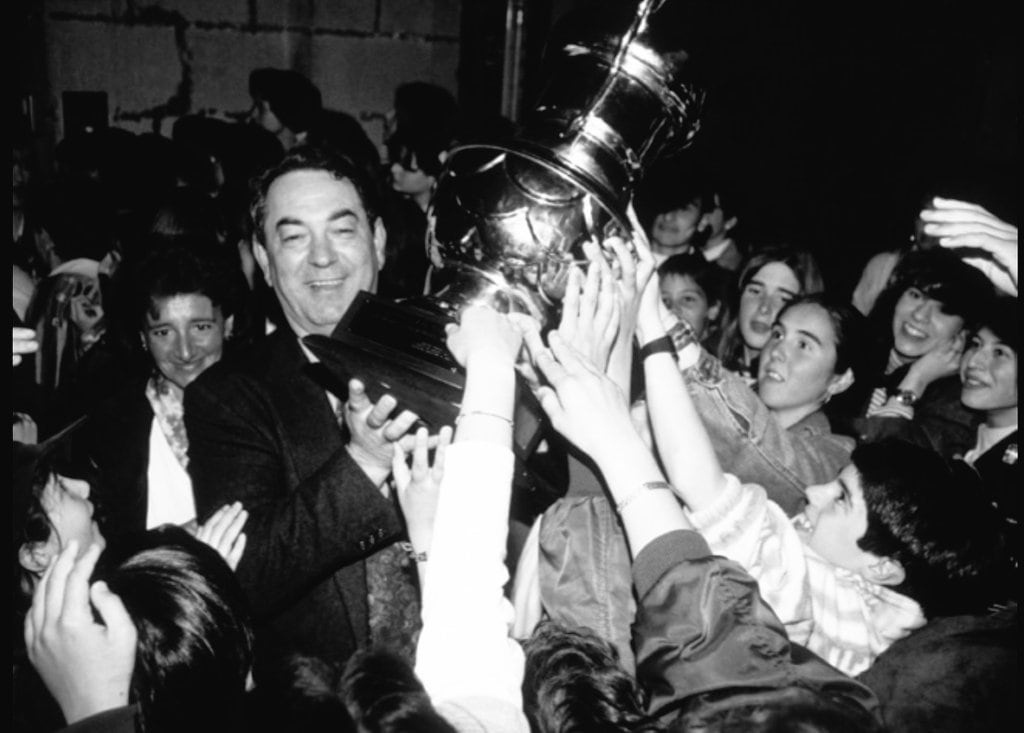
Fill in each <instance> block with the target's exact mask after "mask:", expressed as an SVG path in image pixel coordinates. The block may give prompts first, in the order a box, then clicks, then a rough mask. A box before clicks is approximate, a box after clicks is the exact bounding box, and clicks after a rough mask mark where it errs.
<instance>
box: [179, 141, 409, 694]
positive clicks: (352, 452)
mask: <svg viewBox="0 0 1024 733" xmlns="http://www.w3.org/2000/svg"><path fill="white" fill-rule="evenodd" d="M363 175H364V174H363V173H362V171H361V170H360V168H359V167H357V166H356V165H354V164H352V163H351V162H350V161H348V160H347V159H345V158H337V157H333V156H332V154H330V153H328V152H325V151H320V150H316V149H313V148H304V147H300V148H298V149H296V150H294V151H292V152H291V153H289V154H288V155H287V156H286V157H285V158H284V160H283V161H282V162H281V163H279V164H278V165H277V166H275V167H274V168H272V169H270V170H269V171H267V172H266V173H265V174H264V175H263V176H262V178H261V179H260V181H259V185H258V187H257V191H256V194H255V196H254V201H253V203H252V206H251V209H250V213H251V216H252V221H253V229H254V255H255V258H256V261H257V263H258V264H259V267H260V269H261V270H262V272H263V274H264V276H265V278H266V281H267V283H268V284H269V285H270V286H271V288H273V290H274V293H275V295H276V297H277V299H278V301H279V303H280V305H281V309H282V312H283V314H284V316H285V318H286V319H287V323H288V328H280V329H278V330H277V331H276V332H274V333H273V334H271V335H270V336H269V337H268V338H267V339H266V340H265V342H264V343H262V344H260V345H259V346H257V347H256V350H255V351H254V352H253V353H250V354H248V355H247V356H246V357H245V358H244V359H240V360H236V361H235V362H234V363H233V364H230V365H229V364H226V363H221V364H218V365H216V366H215V367H213V368H211V369H209V370H207V372H205V373H204V374H203V375H202V376H201V377H200V378H199V379H198V380H196V381H195V382H194V383H193V384H191V385H190V386H189V388H188V389H187V390H186V395H185V415H186V418H185V422H186V427H187V431H188V435H189V473H190V474H191V476H192V482H193V489H194V492H195V499H196V509H197V514H198V516H199V518H200V521H203V520H205V518H206V517H207V516H208V515H209V514H210V513H211V512H212V511H213V510H214V509H216V508H217V507H220V506H221V505H223V504H224V503H226V502H231V501H241V502H242V504H243V505H244V507H245V508H246V509H247V510H248V512H249V520H248V522H247V524H246V534H247V535H248V545H247V548H246V551H245V554H244V556H243V557H242V560H241V563H240V564H239V567H238V570H237V572H238V578H239V580H240V581H241V584H242V586H243V588H244V589H245V590H246V592H247V594H248V596H249V599H250V601H251V603H252V609H253V614H254V617H255V622H256V632H257V640H256V641H257V659H258V661H257V667H256V679H257V681H258V683H259V684H260V685H265V684H267V683H268V681H269V680H272V679H273V678H274V677H279V675H280V674H281V672H282V670H285V669H286V667H287V663H286V660H287V659H288V658H289V657H291V656H292V655H294V654H299V655H304V656H316V657H319V658H320V659H323V660H325V661H327V662H331V663H337V664H340V663H342V662H344V660H346V659H347V658H348V657H349V655H351V653H352V652H353V651H355V650H356V649H357V648H359V647H360V646H363V645H365V644H367V643H371V642H372V643H389V644H391V645H394V646H398V647H402V648H404V649H406V650H408V649H411V647H412V640H411V637H412V636H413V635H414V634H415V631H416V629H415V628H412V629H410V628H409V626H410V624H412V625H415V623H416V622H417V621H418V606H417V601H416V595H415V588H414V587H413V585H412V582H413V581H412V580H408V581H407V580H406V578H408V577H410V576H411V577H414V575H415V571H414V569H412V568H409V567H402V568H398V567H396V565H395V564H394V563H393V564H392V565H390V566H388V568H387V569H383V566H382V563H381V562H380V560H381V558H382V557H384V556H385V555H386V554H388V553H389V552H390V555H391V556H392V558H393V557H394V554H395V552H394V551H395V550H397V547H395V546H394V543H395V541H396V540H397V539H399V538H400V535H401V534H402V532H403V529H402V522H401V519H400V517H399V514H398V512H397V510H396V508H395V506H394V502H393V500H392V497H391V496H390V495H389V490H388V486H387V483H386V482H387V479H388V476H389V473H390V470H391V459H392V455H393V445H394V442H395V441H397V440H398V439H400V438H401V437H402V436H403V435H404V434H405V433H406V432H407V430H408V429H409V428H410V426H411V425H412V424H413V423H414V422H415V421H416V419H417V418H416V415H414V414H413V413H410V412H408V411H404V412H401V413H400V414H398V415H397V416H392V414H391V413H392V412H394V411H395V407H396V403H395V400H394V398H392V397H391V396H389V395H385V396H384V397H382V398H381V399H380V400H379V401H378V402H377V403H376V404H373V403H371V402H370V400H369V398H368V397H367V395H366V394H365V392H364V390H363V387H362V385H361V384H360V383H359V382H358V381H356V380H353V381H352V382H350V384H349V393H348V396H347V399H346V400H345V401H342V400H341V399H339V398H338V397H335V396H334V395H332V394H329V393H328V392H327V391H326V390H325V389H324V387H323V386H322V385H321V384H320V383H319V382H318V381H317V380H316V379H315V378H314V377H315V373H314V371H313V370H312V369H311V367H313V366H314V365H313V364H311V361H313V360H314V357H313V355H312V354H311V353H310V352H308V350H306V348H305V347H304V345H303V344H302V343H301V341H300V339H301V338H302V337H304V336H306V335H308V334H324V335H329V334H330V333H331V332H332V331H333V330H334V328H335V326H336V325H337V323H338V321H339V320H340V319H341V317H342V315H343V314H344V313H345V311H346V309H347V308H348V307H349V305H350V304H351V303H352V301H353V299H354V298H355V296H356V294H357V293H358V292H359V291H360V290H369V291H373V290H375V288H376V283H377V274H378V271H379V269H380V267H381V265H382V263H383V256H384V245H385V236H386V234H385V231H384V226H383V224H382V222H381V220H380V218H379V216H378V211H379V209H378V208H377V202H376V200H375V198H374V192H373V189H372V187H371V186H370V184H369V183H368V182H366V180H365V179H364V177H363ZM342 414H343V416H344V417H343V421H339V417H338V416H339V415H342ZM382 578H383V580H382ZM382 582H383V583H384V585H383V587H382V586H381V583H382ZM375 583H376V585H375ZM410 591H411V592H410ZM396 615H397V616H400V618H396ZM375 619H376V621H375ZM381 619H383V620H381ZM375 623H376V624H377V626H375ZM270 684H271V685H273V684H274V682H272V681H271V682H270Z"/></svg>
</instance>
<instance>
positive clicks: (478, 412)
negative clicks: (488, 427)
mask: <svg viewBox="0 0 1024 733" xmlns="http://www.w3.org/2000/svg"><path fill="white" fill-rule="evenodd" d="M470 415H480V416H482V417H493V418H494V419H495V420H501V421H503V422H506V423H508V426H509V427H512V418H510V417H505V416H504V415H499V414H498V413H496V412H487V411H486V410H467V411H466V412H460V413H459V415H458V417H456V418H455V424H456V425H458V424H459V421H460V420H462V418H464V417H469V416H470Z"/></svg>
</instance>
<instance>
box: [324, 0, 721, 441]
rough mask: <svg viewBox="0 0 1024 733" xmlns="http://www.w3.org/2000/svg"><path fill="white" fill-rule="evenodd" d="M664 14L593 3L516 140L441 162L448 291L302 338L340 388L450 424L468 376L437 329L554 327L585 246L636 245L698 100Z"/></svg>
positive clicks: (432, 215)
mask: <svg viewBox="0 0 1024 733" xmlns="http://www.w3.org/2000/svg"><path fill="white" fill-rule="evenodd" d="M663 5H664V3H663V2H660V1H655V0H646V1H644V2H621V3H612V2H608V3H598V4H595V7H596V8H597V12H591V13H589V14H587V15H585V16H580V15H576V16H569V17H567V18H566V19H565V20H564V21H563V23H561V24H560V26H559V28H558V29H557V30H556V32H555V34H554V36H553V39H552V40H551V41H549V43H548V50H547V54H546V61H545V68H546V73H547V82H546V86H545V87H544V89H543V92H542V93H541V96H540V100H539V102H538V103H537V105H536V107H535V108H534V110H533V112H532V113H531V115H530V116H529V118H528V119H526V120H525V121H524V125H523V131H522V132H521V133H520V134H519V135H518V136H517V137H516V138H515V139H513V140H512V141H511V142H502V143H498V142H494V143H487V142H483V143H474V144H472V145H465V146H463V147H459V148H456V149H455V150H454V151H453V152H452V153H451V155H450V156H449V158H448V160H447V162H446V164H445V168H444V170H443V171H442V173H441V175H440V177H439V179H438V183H437V188H436V190H435V192H434V196H433V200H432V203H431V207H430V210H429V212H428V237H427V240H428V241H427V246H428V249H429V253H430V256H431V259H432V261H433V263H434V265H435V267H438V268H443V270H444V271H445V273H446V274H447V275H448V282H449V284H448V285H447V286H446V287H445V289H444V290H442V291H441V292H439V293H437V294H435V295H431V296H427V297H425V298H424V299H421V300H417V301H412V302H410V301H404V302H402V303H393V302H390V301H386V300H384V299H381V298H378V297H377V296H375V295H372V294H370V293H361V294H360V296H359V297H358V298H357V300H356V302H355V303H353V305H352V307H351V309H350V310H349V311H348V313H347V314H346V315H345V317H344V318H343V319H342V321H341V323H340V324H339V325H338V328H337V329H336V330H335V332H334V333H333V334H332V335H331V336H330V337H329V338H328V337H325V336H309V337H307V338H306V343H307V344H308V346H309V347H310V349H312V350H313V351H314V353H316V354H317V356H318V357H319V358H320V359H321V361H322V362H323V363H324V365H325V366H326V367H327V370H328V371H329V372H330V373H331V374H333V375H335V377H336V383H338V384H342V385H343V384H344V383H345V382H344V381H343V380H344V378H347V377H351V376H355V377H359V378H360V379H361V380H362V381H363V382H364V383H365V384H366V386H367V391H368V393H369V394H370V396H371V397H372V398H374V399H376V398H377V397H378V396H380V395H381V394H384V393H385V392H387V393H391V394H393V395H394V396H395V397H396V398H397V399H398V401H399V403H400V405H401V406H402V407H406V408H409V409H412V410H413V411H415V412H416V413H418V414H419V415H420V417H421V419H423V421H424V422H426V423H427V424H428V425H430V426H432V427H437V426H440V425H443V424H451V422H452V420H453V419H454V418H455V417H456V415H457V413H458V410H459V400H460V399H461V395H462V387H463V384H464V382H463V375H462V373H461V371H460V369H459V367H458V365H457V364H456V363H455V361H454V359H453V358H452V357H451V355H450V354H449V353H448V349H447V347H446V346H445V334H444V326H445V324H446V323H450V322H453V321H456V320H457V319H458V315H459V312H460V311H461V310H462V309H463V308H465V307H467V306H468V305H471V304H475V303H486V304H489V305H491V306H493V307H495V308H497V309H498V310H500V311H502V312H510V311H518V312H524V313H528V314H530V315H532V316H534V317H536V318H537V319H538V320H540V322H541V324H542V325H543V326H551V325H557V319H558V317H559V306H560V302H561V299H562V296H563V294H564V291H565V283H566V280H567V273H568V270H569V268H570V267H571V266H572V264H573V263H584V264H585V262H586V259H587V258H586V256H585V255H584V252H583V243H584V242H587V241H588V240H589V241H594V242H597V243H601V242H604V241H605V240H606V239H607V238H608V237H610V236H613V235H618V236H621V237H623V238H624V239H625V240H626V241H630V239H631V233H632V231H631V230H632V227H631V225H630V223H629V221H628V219H627V215H626V211H627V207H628V206H629V202H630V198H631V196H632V192H633V188H634V186H635V185H636V183H637V182H638V181H639V180H640V179H641V178H642V177H643V174H644V171H645V169H646V167H647V166H649V164H650V163H651V162H652V161H653V160H654V159H655V158H656V157H658V156H659V155H661V154H663V153H666V152H669V151H671V150H673V149H679V148H681V147H683V146H685V145H686V144H687V143H688V142H689V140H690V139H691V138H692V137H693V135H694V134H695V132H696V131H697V128H698V126H699V116H700V109H701V104H702V101H703V92H702V91H701V90H700V89H698V88H697V87H695V86H694V85H693V84H692V83H691V82H690V81H689V80H688V79H687V76H686V73H685V72H686V67H687V63H686V62H687V60H688V56H687V54H686V53H685V52H684V51H682V50H680V49H678V48H667V47H666V46H667V45H668V44H667V43H666V41H665V40H664V39H665V38H666V37H667V36H668V35H669V34H668V33H666V30H667V29H665V28H660V29H659V26H658V17H659V10H661V9H662V7H663ZM520 395H521V396H522V397H523V399H519V400H517V403H518V404H519V405H520V408H518V409H517V415H516V447H517V452H519V453H520V454H521V455H523V454H528V453H529V452H530V451H532V448H533V443H534V442H535V440H536V436H537V433H538V430H537V423H538V420H539V410H537V409H532V408H531V406H530V400H529V398H528V396H527V392H526V390H525V389H523V390H520Z"/></svg>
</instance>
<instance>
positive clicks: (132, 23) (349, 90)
mask: <svg viewBox="0 0 1024 733" xmlns="http://www.w3.org/2000/svg"><path fill="white" fill-rule="evenodd" d="M44 8H45V10H44V12H43V14H42V21H41V22H42V26H43V27H42V35H43V37H44V39H45V40H44V43H45V47H46V53H45V59H46V62H45V63H46V67H47V68H46V70H45V73H44V74H43V75H42V78H43V79H44V80H45V86H44V88H43V89H42V90H41V91H39V92H38V93H37V99H36V100H35V115H36V118H37V120H38V121H39V122H40V123H41V125H42V127H43V128H44V129H46V128H48V129H49V130H50V131H51V133H50V134H52V135H53V136H55V137H57V138H59V137H60V136H61V135H62V134H63V118H62V109H61V94H62V93H63V92H65V91H106V92H107V93H108V95H109V112H110V124H111V125H113V126H117V127H123V128H126V129H128V130H132V131H133V132H148V131H154V130H155V131H157V132H162V133H163V134H170V130H171V125H172V124H173V122H174V120H175V119H176V118H177V117H178V116H179V115H181V114H185V113H205V114H209V115H213V116H219V117H223V118H232V117H237V116H240V115H244V114H245V113H246V112H247V110H248V108H249V106H250V99H249V95H248V75H249V72H250V71H251V70H252V69H254V68H256V67H260V66H274V67H278V68H292V69H295V70H297V71H300V72H302V73H304V74H305V75H307V76H308V77H309V78H310V79H312V80H313V82H314V83H315V84H317V86H319V87H320V89H321V91H322V92H323V98H324V105H325V106H326V107H329V108H332V109H341V110H344V111H346V112H348V113H350V114H352V115H354V116H355V117H356V118H357V119H359V120H360V121H361V122H362V124H363V125H364V127H365V128H366V130H367V132H368V133H369V134H370V138H371V139H372V140H374V141H377V142H380V136H381V129H382V126H381V118H382V116H383V114H384V113H386V112H387V111H388V110H389V109H390V108H391V101H392V94H393V92H394V88H395V87H396V86H397V85H398V84H400V83H402V82H405V81H412V80H423V81H429V82H433V83H436V84H440V85H441V86H444V87H446V88H448V89H450V90H451V91H452V92H453V93H454V92H455V91H456V89H455V85H456V71H457V65H458V59H459V20H460V17H459V16H460V11H461V0H45V4H44Z"/></svg>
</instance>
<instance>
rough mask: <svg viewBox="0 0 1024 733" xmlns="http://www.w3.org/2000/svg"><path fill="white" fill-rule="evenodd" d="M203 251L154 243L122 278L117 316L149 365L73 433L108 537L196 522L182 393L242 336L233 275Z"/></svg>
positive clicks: (238, 280)
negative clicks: (90, 472)
mask: <svg viewBox="0 0 1024 733" xmlns="http://www.w3.org/2000/svg"><path fill="white" fill-rule="evenodd" d="M206 245H207V243H206V242H205V241H203V240H198V239H196V240H193V239H179V240H169V241H167V242H159V243H157V244H155V245H154V246H153V248H152V249H151V251H149V252H148V253H147V254H146V255H145V256H144V257H143V258H142V259H141V260H140V261H139V262H138V263H137V264H136V265H135V266H134V267H132V268H130V269H129V270H127V271H126V272H125V273H124V279H123V281H122V285H123V287H124V289H125V290H126V293H125V299H124V301H123V305H124V309H123V311H124V312H123V314H122V315H123V316H124V318H125V320H126V321H127V326H126V328H127V330H128V331H130V333H131V334H132V336H133V337H134V338H135V339H137V341H136V344H138V345H139V346H140V347H141V348H140V349H139V351H140V353H141V354H142V356H143V357H144V358H145V359H146V361H148V367H149V368H148V370H147V373H146V374H145V375H144V376H143V377H142V378H141V379H137V380H135V381H134V382H132V383H129V384H128V385H126V386H124V387H122V389H121V390H119V391H118V393H117V394H116V395H115V396H114V397H111V398H109V399H108V400H105V401H104V402H103V403H101V404H100V405H99V406H98V407H97V408H96V409H95V410H94V411H93V412H92V414H91V415H90V417H89V421H88V426H87V428H86V430H84V431H82V433H81V442H82V444H83V450H84V451H85V452H86V453H87V454H88V455H89V457H90V458H91V459H92V460H93V462H94V463H95V464H96V466H97V467H98V469H99V471H100V477H99V478H100V481H99V483H98V484H97V486H96V487H95V488H96V495H97V499H98V501H99V502H100V503H101V504H102V506H103V509H104V512H103V515H104V516H103V521H104V531H105V532H106V533H107V534H108V535H109V536H111V537H113V536H117V535H121V534H125V533H129V532H134V531H138V530H143V529H147V528H150V527H156V526H159V525H161V524H164V523H166V522H172V523H174V524H186V523H188V522H192V521H194V520H195V517H196V509H195V501H194V498H193V495H192V483H191V480H190V479H189V475H188V472H187V467H188V438H187V436H186V434H185V424H184V406H183V396H184V391H185V388H186V387H187V386H188V385H189V384H191V383H192V382H193V381H194V380H195V379H196V378H197V377H199V375H200V374H202V373H203V372H204V371H205V370H206V369H208V368H209V367H211V366H212V365H213V364H215V363H217V362H218V361H220V360H221V358H222V357H223V356H224V353H225V350H226V348H227V345H228V344H229V342H230V340H232V339H235V338H238V337H240V334H244V332H245V329H244V328H243V327H242V326H243V324H244V319H245V314H244V313H243V312H241V310H242V309H241V307H240V303H241V298H242V297H243V293H244V288H245V286H244V283H243V282H242V275H241V272H240V271H238V270H237V268H235V267H234V266H233V263H232V262H231V261H230V259H229V258H228V257H227V256H226V255H223V254H222V253H219V252H218V251H216V250H215V249H214V248H211V247H209V246H206Z"/></svg>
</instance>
